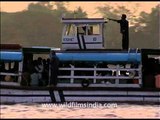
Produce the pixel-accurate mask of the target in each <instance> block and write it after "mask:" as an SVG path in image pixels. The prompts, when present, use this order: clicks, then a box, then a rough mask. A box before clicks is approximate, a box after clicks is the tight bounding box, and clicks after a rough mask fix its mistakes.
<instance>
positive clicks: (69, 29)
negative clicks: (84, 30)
mask: <svg viewBox="0 0 160 120" xmlns="http://www.w3.org/2000/svg"><path fill="white" fill-rule="evenodd" d="M75 34H76V27H75V25H73V24H69V25H67V26H66V32H65V35H67V36H75Z"/></svg>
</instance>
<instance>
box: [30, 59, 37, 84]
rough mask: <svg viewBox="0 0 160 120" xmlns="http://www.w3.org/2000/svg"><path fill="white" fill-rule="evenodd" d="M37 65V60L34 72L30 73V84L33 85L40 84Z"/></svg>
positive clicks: (34, 63) (33, 68) (34, 64)
mask: <svg viewBox="0 0 160 120" xmlns="http://www.w3.org/2000/svg"><path fill="white" fill-rule="evenodd" d="M35 66H37V60H34V61H33V67H32V72H31V75H30V78H31V81H30V85H31V86H38V85H39V74H38V71H37V70H36V68H35Z"/></svg>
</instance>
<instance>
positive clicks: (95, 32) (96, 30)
mask: <svg viewBox="0 0 160 120" xmlns="http://www.w3.org/2000/svg"><path fill="white" fill-rule="evenodd" d="M88 31H89V32H88V35H99V34H100V26H99V24H94V25H92V26H88Z"/></svg>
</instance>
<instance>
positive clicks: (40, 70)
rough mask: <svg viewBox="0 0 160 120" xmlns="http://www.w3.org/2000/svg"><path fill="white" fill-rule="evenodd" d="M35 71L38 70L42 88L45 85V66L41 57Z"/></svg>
mask: <svg viewBox="0 0 160 120" xmlns="http://www.w3.org/2000/svg"><path fill="white" fill-rule="evenodd" d="M35 69H36V71H37V74H38V77H39V85H40V86H42V85H43V81H42V72H43V69H44V66H43V62H42V58H41V57H38V59H37V63H36V65H35Z"/></svg>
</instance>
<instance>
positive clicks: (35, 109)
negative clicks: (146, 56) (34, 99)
mask: <svg viewBox="0 0 160 120" xmlns="http://www.w3.org/2000/svg"><path fill="white" fill-rule="evenodd" d="M115 104H116V103H115ZM55 105H56V106H55ZM58 105H60V104H54V106H53V105H52V104H40V103H39V104H11V105H9V104H2V105H1V106H0V109H1V111H0V112H1V113H0V115H1V116H0V117H1V118H68V119H69V118H160V105H137V104H124V103H117V105H116V106H115V105H114V106H113V105H112V106H111V105H110V106H107V107H104V106H103V107H98V106H69V105H68V106H67V105H64V104H63V105H64V106H58Z"/></svg>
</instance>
